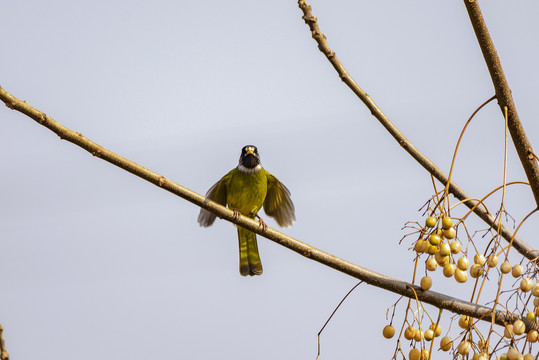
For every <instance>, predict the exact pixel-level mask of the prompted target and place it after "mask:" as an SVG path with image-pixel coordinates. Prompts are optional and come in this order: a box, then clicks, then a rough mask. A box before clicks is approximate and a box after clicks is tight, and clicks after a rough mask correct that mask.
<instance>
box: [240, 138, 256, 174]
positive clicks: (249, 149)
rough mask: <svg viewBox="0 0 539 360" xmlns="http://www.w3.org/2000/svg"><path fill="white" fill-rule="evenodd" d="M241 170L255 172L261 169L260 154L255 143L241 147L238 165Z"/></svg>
mask: <svg viewBox="0 0 539 360" xmlns="http://www.w3.org/2000/svg"><path fill="white" fill-rule="evenodd" d="M238 167H239V168H240V170H241V171H243V172H248V173H254V172H257V171H259V170H260V169H261V168H262V166H261V165H260V155H258V150H257V148H256V146H254V145H247V146H244V147H243V149H241V156H240V164H239V165H238Z"/></svg>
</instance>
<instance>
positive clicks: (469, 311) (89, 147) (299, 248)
mask: <svg viewBox="0 0 539 360" xmlns="http://www.w3.org/2000/svg"><path fill="white" fill-rule="evenodd" d="M0 100H2V101H3V102H4V103H5V104H6V105H7V106H8V107H9V108H11V109H14V110H17V111H20V112H21V113H23V114H25V115H27V116H29V117H30V118H32V119H34V120H35V121H36V122H38V123H39V124H41V125H43V126H45V127H47V128H48V129H50V130H51V131H53V132H54V133H56V134H57V135H58V136H60V138H61V139H65V140H67V141H69V142H71V143H73V144H75V145H77V146H80V147H81V148H83V149H85V150H86V151H88V152H90V153H91V154H92V155H94V156H97V157H99V158H101V159H103V160H105V161H108V162H110V163H111V164H114V165H116V166H118V167H120V168H122V169H124V170H127V171H129V172H130V173H132V174H134V175H136V176H138V177H140V178H142V179H144V180H146V181H149V182H151V183H153V184H155V185H157V186H159V187H161V188H163V189H164V190H167V191H169V192H171V193H173V194H175V195H178V196H180V197H181V198H183V199H185V200H187V201H189V202H191V203H193V204H195V205H197V206H200V207H202V208H204V209H207V210H209V211H211V212H213V213H215V214H216V215H217V216H219V217H220V218H223V219H225V220H227V221H229V222H232V223H234V224H236V225H239V226H241V227H243V228H246V229H248V230H251V231H253V232H255V233H257V234H259V235H261V236H263V237H265V238H267V239H270V240H272V241H274V242H276V243H277V244H279V245H282V246H284V247H287V248H288V249H290V250H293V251H295V252H297V253H298V254H301V255H303V256H305V257H306V258H309V259H311V260H314V261H317V262H319V263H321V264H324V265H326V266H329V267H331V268H333V269H335V270H338V271H340V272H343V273H345V274H348V275H350V276H352V277H355V278H357V279H359V280H363V281H365V282H366V283H368V284H371V285H374V286H376V287H379V288H382V289H386V290H389V291H391V292H394V293H397V294H399V295H403V296H406V297H409V298H414V299H415V298H417V299H418V300H420V301H423V302H425V303H428V304H431V305H433V306H436V307H438V308H443V309H447V310H449V311H452V312H455V313H459V314H464V315H469V316H472V317H475V318H478V319H481V320H485V321H491V314H492V309H490V308H488V307H486V306H482V305H478V304H474V303H470V302H467V301H463V300H460V299H457V298H454V297H451V296H447V295H444V294H441V293H438V292H435V291H423V290H421V288H420V287H418V286H416V285H412V284H410V283H408V282H405V281H400V280H397V279H393V278H390V277H388V276H385V275H382V274H378V273H376V272H374V271H371V270H368V269H365V268H363V267H361V266H358V265H355V264H352V263H350V262H348V261H346V260H343V259H340V258H338V257H336V256H333V255H331V254H329V253H327V252H324V251H322V250H319V249H317V248H315V247H312V246H310V245H308V244H305V243H303V242H301V241H299V240H296V239H294V238H292V237H290V236H288V235H285V234H283V233H281V232H279V231H277V230H275V229H272V228H270V227H267V228H263V227H262V226H260V223H259V222H258V221H255V220H253V219H250V218H248V217H245V216H240V217H239V218H236V217H235V215H234V212H233V211H232V210H230V209H227V208H226V207H224V206H221V205H219V204H217V203H215V202H213V201H210V200H208V199H206V198H204V197H203V196H202V195H200V194H197V193H195V192H193V191H191V190H189V189H187V188H185V187H183V186H181V185H179V184H176V183H175V182H173V181H172V180H169V179H167V178H165V177H164V176H162V175H159V174H157V173H155V172H153V171H151V170H148V169H146V168H144V167H142V166H140V165H138V164H136V163H134V162H133V161H130V160H128V159H126V158H124V157H121V156H120V155H118V154H115V153H114V152H112V151H110V150H107V149H105V148H104V147H102V146H100V145H98V144H96V143H94V142H93V141H91V140H89V139H87V138H85V137H84V136H83V135H82V134H80V133H77V132H75V131H73V130H70V129H68V128H67V127H65V126H64V125H62V124H60V123H59V122H57V121H56V120H54V119H52V118H51V117H49V116H47V115H46V114H44V113H42V112H41V111H39V110H37V109H35V108H33V107H32V106H30V105H29V104H27V103H26V102H25V101H21V100H19V99H17V98H15V97H14V96H13V95H11V94H9V93H8V92H7V91H5V90H4V89H3V88H1V87H0ZM512 319H514V315H513V314H511V313H507V312H502V311H496V312H495V322H496V323H497V324H499V325H503V324H504V322H509V321H511V320H512ZM524 321H527V320H526V319H524ZM528 325H529V322H528Z"/></svg>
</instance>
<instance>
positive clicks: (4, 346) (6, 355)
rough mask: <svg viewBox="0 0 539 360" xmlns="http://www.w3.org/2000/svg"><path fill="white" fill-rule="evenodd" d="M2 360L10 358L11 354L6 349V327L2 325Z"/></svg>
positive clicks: (0, 357) (0, 330) (0, 332)
mask: <svg viewBox="0 0 539 360" xmlns="http://www.w3.org/2000/svg"><path fill="white" fill-rule="evenodd" d="M0 360H9V354H8V353H7V350H6V343H5V341H4V327H3V326H2V325H0Z"/></svg>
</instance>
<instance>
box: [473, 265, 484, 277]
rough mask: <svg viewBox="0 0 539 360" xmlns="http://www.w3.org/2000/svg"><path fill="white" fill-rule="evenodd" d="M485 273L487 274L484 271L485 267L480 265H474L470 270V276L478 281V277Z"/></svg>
mask: <svg viewBox="0 0 539 360" xmlns="http://www.w3.org/2000/svg"><path fill="white" fill-rule="evenodd" d="M484 272H485V269H483V267H482V266H481V265H479V264H473V265H472V267H471V268H470V275H471V277H473V278H474V279H477V278H478V277H480V276H481V275H483V273H484Z"/></svg>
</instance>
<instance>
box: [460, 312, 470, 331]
mask: <svg viewBox="0 0 539 360" xmlns="http://www.w3.org/2000/svg"><path fill="white" fill-rule="evenodd" d="M459 326H460V327H461V328H463V329H467V328H468V326H470V317H469V316H466V315H462V316H461V317H460V319H459Z"/></svg>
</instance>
